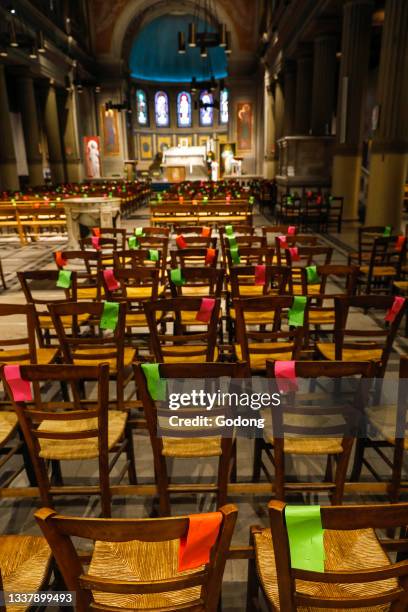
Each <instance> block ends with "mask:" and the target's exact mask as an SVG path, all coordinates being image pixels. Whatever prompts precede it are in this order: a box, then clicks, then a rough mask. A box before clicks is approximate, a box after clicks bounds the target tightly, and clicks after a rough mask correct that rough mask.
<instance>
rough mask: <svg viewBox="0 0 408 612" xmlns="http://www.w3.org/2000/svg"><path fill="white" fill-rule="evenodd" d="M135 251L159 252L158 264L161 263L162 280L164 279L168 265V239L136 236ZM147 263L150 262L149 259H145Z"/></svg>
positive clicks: (153, 236) (164, 237) (165, 237)
mask: <svg viewBox="0 0 408 612" xmlns="http://www.w3.org/2000/svg"><path fill="white" fill-rule="evenodd" d="M137 243H138V245H139V246H138V247H137V249H140V250H142V251H147V253H150V251H151V250H155V251H159V253H160V254H161V257H160V263H161V271H162V278H163V280H164V279H165V277H166V266H167V264H168V263H169V260H168V253H169V238H168V237H167V236H155V235H146V236H137ZM147 261H150V257H149V256H148V257H147Z"/></svg>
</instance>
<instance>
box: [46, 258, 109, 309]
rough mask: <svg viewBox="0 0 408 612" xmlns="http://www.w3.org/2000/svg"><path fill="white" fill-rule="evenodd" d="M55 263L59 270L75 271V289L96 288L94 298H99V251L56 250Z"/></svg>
mask: <svg viewBox="0 0 408 612" xmlns="http://www.w3.org/2000/svg"><path fill="white" fill-rule="evenodd" d="M55 263H56V264H57V268H58V269H59V270H63V269H67V270H73V271H75V272H76V275H77V291H78V289H79V290H82V289H90V290H96V294H95V299H96V300H99V299H100V284H99V273H100V271H101V270H102V256H101V253H100V251H96V250H94V251H85V250H82V251H57V252H56V253H55ZM78 299H79V295H78Z"/></svg>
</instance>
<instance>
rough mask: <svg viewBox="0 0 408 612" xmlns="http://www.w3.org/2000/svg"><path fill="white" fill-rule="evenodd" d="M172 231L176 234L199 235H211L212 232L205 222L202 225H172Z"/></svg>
mask: <svg viewBox="0 0 408 612" xmlns="http://www.w3.org/2000/svg"><path fill="white" fill-rule="evenodd" d="M174 233H175V234H176V235H177V236H180V234H181V235H183V236H184V235H187V236H188V235H189V234H193V235H195V236H201V237H207V238H208V237H209V238H211V237H212V233H213V228H212V227H210V226H206V225H205V224H203V225H177V224H175V225H174Z"/></svg>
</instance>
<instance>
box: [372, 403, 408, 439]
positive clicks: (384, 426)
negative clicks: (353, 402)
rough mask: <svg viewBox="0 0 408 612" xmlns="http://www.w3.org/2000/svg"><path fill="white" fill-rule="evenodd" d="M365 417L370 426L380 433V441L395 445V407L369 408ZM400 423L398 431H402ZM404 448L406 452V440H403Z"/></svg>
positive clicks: (402, 424)
mask: <svg viewBox="0 0 408 612" xmlns="http://www.w3.org/2000/svg"><path fill="white" fill-rule="evenodd" d="M366 415H367V418H368V420H369V422H370V423H371V425H372V426H373V427H374V428H375V429H376V430H377V431H378V432H379V433H380V435H381V439H384V440H386V441H387V442H389V443H390V444H395V437H396V433H397V434H398V432H397V431H396V430H397V407H396V406H395V405H394V406H393V405H391V406H370V407H369V408H367V410H366ZM403 426H404V423H401V426H400V427H399V429H402V427H403ZM404 448H405V450H408V438H404Z"/></svg>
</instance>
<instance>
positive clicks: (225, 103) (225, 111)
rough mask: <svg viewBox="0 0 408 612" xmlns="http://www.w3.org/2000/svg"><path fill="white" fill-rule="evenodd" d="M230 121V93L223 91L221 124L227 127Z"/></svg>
mask: <svg viewBox="0 0 408 612" xmlns="http://www.w3.org/2000/svg"><path fill="white" fill-rule="evenodd" d="M228 120H229V91H228V89H222V90H221V92H220V123H221V125H226V124H227V123H228Z"/></svg>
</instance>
